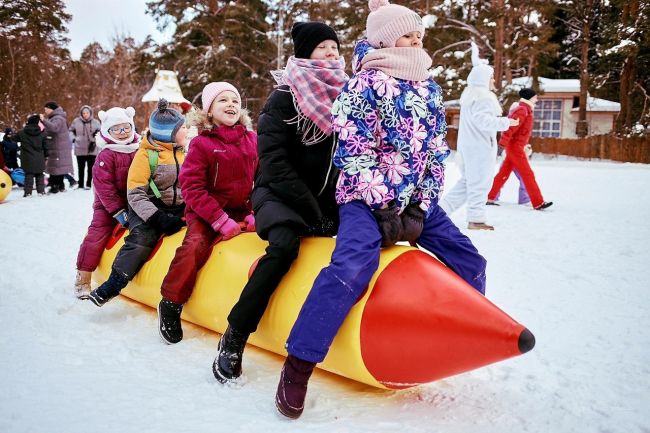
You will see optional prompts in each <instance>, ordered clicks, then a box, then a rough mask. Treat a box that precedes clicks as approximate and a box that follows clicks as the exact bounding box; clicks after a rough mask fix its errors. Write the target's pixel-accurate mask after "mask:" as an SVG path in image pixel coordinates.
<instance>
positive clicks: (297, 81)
mask: <svg viewBox="0 0 650 433" xmlns="http://www.w3.org/2000/svg"><path fill="white" fill-rule="evenodd" d="M291 36H292V38H293V42H294V55H293V56H291V57H290V58H289V60H288V61H287V65H286V67H285V68H284V70H282V71H274V72H273V73H272V74H273V76H274V78H275V79H276V81H277V82H278V87H277V88H276V89H275V90H274V91H273V92H272V93H271V95H270V96H269V98H268V99H267V101H266V104H265V105H264V108H263V109H262V113H261V115H260V118H259V125H258V152H259V160H260V168H259V172H258V175H257V178H256V179H255V187H254V189H253V193H252V196H251V201H252V204H253V210H254V212H255V223H256V231H257V234H258V235H259V236H260V237H261V238H262V239H264V240H268V241H269V246H268V248H267V249H266V254H265V255H264V256H263V257H262V258H261V259H260V260H259V262H258V264H257V267H256V268H255V270H254V272H253V273H252V275H251V277H250V279H249V280H248V283H247V284H246V286H245V287H244V290H243V292H242V294H241V297H240V298H239V301H238V302H237V303H236V304H235V306H234V307H233V308H232V310H231V312H230V315H229V316H228V329H227V330H226V332H225V333H224V335H223V337H222V339H221V341H220V343H219V354H218V356H217V357H216V359H215V360H214V364H213V368H212V371H213V373H214V376H215V378H216V379H217V380H218V381H220V382H222V383H223V382H227V381H229V380H234V379H236V378H237V377H239V376H240V374H241V365H242V356H243V351H244V346H245V345H246V341H247V340H248V336H249V335H250V334H251V333H252V332H255V330H256V329H257V325H258V323H259V321H260V320H261V318H262V315H263V314H264V311H265V309H266V306H267V305H268V302H269V299H270V297H271V295H272V294H273V292H274V291H275V289H276V287H277V285H278V284H279V282H280V280H281V279H282V277H283V276H284V275H285V274H286V273H287V272H288V271H289V268H290V266H291V264H292V263H293V261H294V260H295V259H296V257H297V256H298V249H299V247H300V240H299V236H305V235H315V236H333V235H334V234H336V228H337V225H338V209H337V206H336V202H335V200H334V189H335V183H336V177H337V176H336V174H337V171H336V169H335V168H334V167H333V165H332V153H333V149H334V146H335V144H336V139H335V134H334V133H333V130H332V118H331V110H332V104H333V102H334V99H335V98H336V97H337V96H338V94H339V93H340V91H341V88H342V87H343V85H344V84H345V82H346V81H347V79H348V77H347V75H346V74H345V72H344V67H345V62H344V61H343V59H342V58H341V57H340V56H339V40H338V37H337V35H336V33H335V32H334V30H333V29H332V28H331V27H329V26H328V25H326V24H323V23H319V22H307V23H296V24H294V26H293V29H292V31H291Z"/></svg>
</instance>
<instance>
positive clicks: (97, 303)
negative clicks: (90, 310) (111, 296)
mask: <svg viewBox="0 0 650 433" xmlns="http://www.w3.org/2000/svg"><path fill="white" fill-rule="evenodd" d="M82 299H88V300H89V301H92V303H93V304H95V305H96V306H98V307H102V306H103V305H104V304H105V303H106V302H108V301H106V302H104V303H102V302H101V301H100V300H99V299H96V298H95V297H94V296H92V295H90V294H89V295H88V296H87V297H86V298H82Z"/></svg>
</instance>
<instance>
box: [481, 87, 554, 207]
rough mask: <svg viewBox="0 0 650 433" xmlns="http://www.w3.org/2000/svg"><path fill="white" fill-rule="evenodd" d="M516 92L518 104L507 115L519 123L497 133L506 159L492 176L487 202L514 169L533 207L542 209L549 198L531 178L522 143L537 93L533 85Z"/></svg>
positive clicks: (528, 130) (530, 129)
mask: <svg viewBox="0 0 650 433" xmlns="http://www.w3.org/2000/svg"><path fill="white" fill-rule="evenodd" d="M519 96H520V97H521V99H520V101H519V106H518V107H517V108H516V109H515V110H514V111H513V112H512V114H510V115H509V116H508V117H510V118H512V119H518V120H519V125H517V126H511V127H510V129H508V130H507V131H505V132H504V133H503V134H501V139H500V140H499V144H500V145H501V146H503V147H505V148H506V159H505V160H504V161H503V164H502V165H501V168H500V169H499V172H498V173H497V175H496V176H495V177H494V181H493V183H492V189H491V190H490V192H489V193H488V202H493V201H494V200H496V198H497V195H498V194H499V191H501V188H502V187H503V184H505V183H506V181H507V180H508V178H509V177H510V173H511V172H512V170H513V169H514V170H517V172H518V173H519V174H520V176H521V180H522V182H523V183H524V186H525V187H526V191H527V192H528V195H529V197H530V201H531V204H532V205H533V207H534V208H535V209H537V210H542V209H546V208H547V207H549V206H551V205H552V204H553V202H552V201H549V202H546V201H544V197H542V192H541V191H540V190H539V186H537V182H536V181H535V174H534V173H533V169H532V168H530V164H529V163H528V158H527V157H526V152H525V151H524V146H526V144H527V143H528V140H529V139H530V134H531V133H532V132H533V107H534V106H535V103H536V102H537V94H536V93H535V91H534V90H533V89H529V88H524V89H521V90H520V91H519Z"/></svg>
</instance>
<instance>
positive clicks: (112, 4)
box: [64, 0, 173, 59]
mask: <svg viewBox="0 0 650 433" xmlns="http://www.w3.org/2000/svg"><path fill="white" fill-rule="evenodd" d="M64 3H65V9H66V11H67V12H68V13H69V14H71V15H72V20H71V21H70V22H69V23H68V34H67V36H68V38H69V39H70V44H69V47H68V48H69V49H70V53H71V54H72V57H73V58H74V59H78V58H79V56H80V55H81V52H82V51H83V49H84V48H85V47H86V46H87V45H88V44H90V43H91V42H95V41H96V42H99V43H100V44H101V45H102V46H104V47H105V48H110V47H111V46H112V40H113V39H114V37H115V36H116V35H128V36H131V37H133V38H134V39H135V40H136V41H137V42H142V41H143V40H144V38H145V37H146V36H147V35H149V34H150V35H151V36H152V37H153V38H154V40H155V41H156V42H163V41H165V40H166V39H168V38H169V36H170V35H171V34H172V33H173V26H170V27H171V28H170V29H168V30H167V31H165V32H164V33H161V32H160V31H159V30H158V29H157V28H156V22H155V21H154V19H153V17H152V16H151V15H147V14H146V11H147V5H146V3H147V0H110V1H106V0H65V1H64Z"/></svg>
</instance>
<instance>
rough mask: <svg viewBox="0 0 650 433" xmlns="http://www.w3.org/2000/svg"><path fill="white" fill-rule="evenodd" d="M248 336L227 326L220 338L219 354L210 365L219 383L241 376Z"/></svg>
mask: <svg viewBox="0 0 650 433" xmlns="http://www.w3.org/2000/svg"><path fill="white" fill-rule="evenodd" d="M249 335H250V334H245V333H243V332H239V331H237V330H236V329H235V328H232V327H231V326H228V329H226V332H224V334H223V335H222V336H221V339H220V340H219V347H218V348H219V354H218V355H217V357H216V358H215V359H214V363H213V364H212V373H214V377H215V378H216V379H217V380H218V381H219V382H221V383H226V382H228V381H229V380H235V379H237V378H238V377H239V376H241V363H242V357H243V354H244V347H246V341H247V340H248V336H249Z"/></svg>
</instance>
